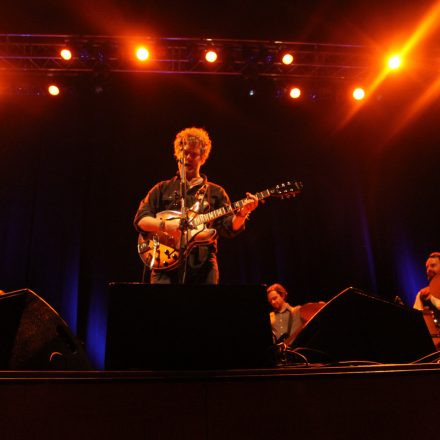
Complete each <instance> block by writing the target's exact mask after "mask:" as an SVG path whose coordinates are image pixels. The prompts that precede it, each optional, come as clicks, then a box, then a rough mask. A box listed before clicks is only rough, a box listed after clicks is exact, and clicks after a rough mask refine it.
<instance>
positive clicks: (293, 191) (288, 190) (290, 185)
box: [269, 180, 303, 199]
mask: <svg viewBox="0 0 440 440" xmlns="http://www.w3.org/2000/svg"><path fill="white" fill-rule="evenodd" d="M302 188H303V183H302V182H300V181H297V180H294V181H287V182H283V183H279V184H278V185H276V186H274V187H272V188H269V192H270V195H271V196H273V197H278V198H281V199H290V198H291V197H296V196H297V195H298V194H299V193H300V192H301V191H302Z"/></svg>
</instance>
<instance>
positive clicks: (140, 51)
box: [136, 46, 150, 61]
mask: <svg viewBox="0 0 440 440" xmlns="http://www.w3.org/2000/svg"><path fill="white" fill-rule="evenodd" d="M136 58H137V59H138V60H139V61H147V60H148V58H150V51H149V50H148V49H147V48H146V47H145V46H138V47H137V48H136Z"/></svg>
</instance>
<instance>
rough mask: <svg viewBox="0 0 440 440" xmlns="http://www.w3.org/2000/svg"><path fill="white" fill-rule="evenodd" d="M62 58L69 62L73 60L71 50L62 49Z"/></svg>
mask: <svg viewBox="0 0 440 440" xmlns="http://www.w3.org/2000/svg"><path fill="white" fill-rule="evenodd" d="M60 56H61V58H62V59H63V60H66V61H69V60H71V59H72V52H71V51H70V50H69V49H61V50H60Z"/></svg>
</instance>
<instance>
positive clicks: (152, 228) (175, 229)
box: [137, 215, 180, 237]
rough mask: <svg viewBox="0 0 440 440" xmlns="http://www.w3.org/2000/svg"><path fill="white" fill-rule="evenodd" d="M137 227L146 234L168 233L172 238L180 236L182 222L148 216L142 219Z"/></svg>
mask: <svg viewBox="0 0 440 440" xmlns="http://www.w3.org/2000/svg"><path fill="white" fill-rule="evenodd" d="M137 227H138V228H139V229H140V230H142V231H145V232H166V233H167V234H170V235H172V236H175V237H176V236H179V234H180V230H179V227H180V220H179V219H173V220H166V219H163V218H161V217H160V218H157V217H151V216H148V215H146V216H145V217H141V219H140V220H139V221H138V223H137Z"/></svg>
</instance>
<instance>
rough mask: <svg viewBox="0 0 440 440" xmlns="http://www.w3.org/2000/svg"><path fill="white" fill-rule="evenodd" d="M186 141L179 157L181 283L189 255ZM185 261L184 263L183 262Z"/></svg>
mask: <svg viewBox="0 0 440 440" xmlns="http://www.w3.org/2000/svg"><path fill="white" fill-rule="evenodd" d="M183 148H184V143H183V141H182V142H181V144H180V152H181V156H180V159H179V163H180V170H179V171H180V212H181V218H180V225H179V229H180V244H179V256H180V260H181V261H180V264H179V273H178V275H179V277H178V278H179V284H185V281H186V267H187V256H186V255H185V254H186V246H187V242H188V227H189V224H188V209H187V207H186V191H187V182H186V168H185V153H184V149H183ZM182 263H183V264H182Z"/></svg>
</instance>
